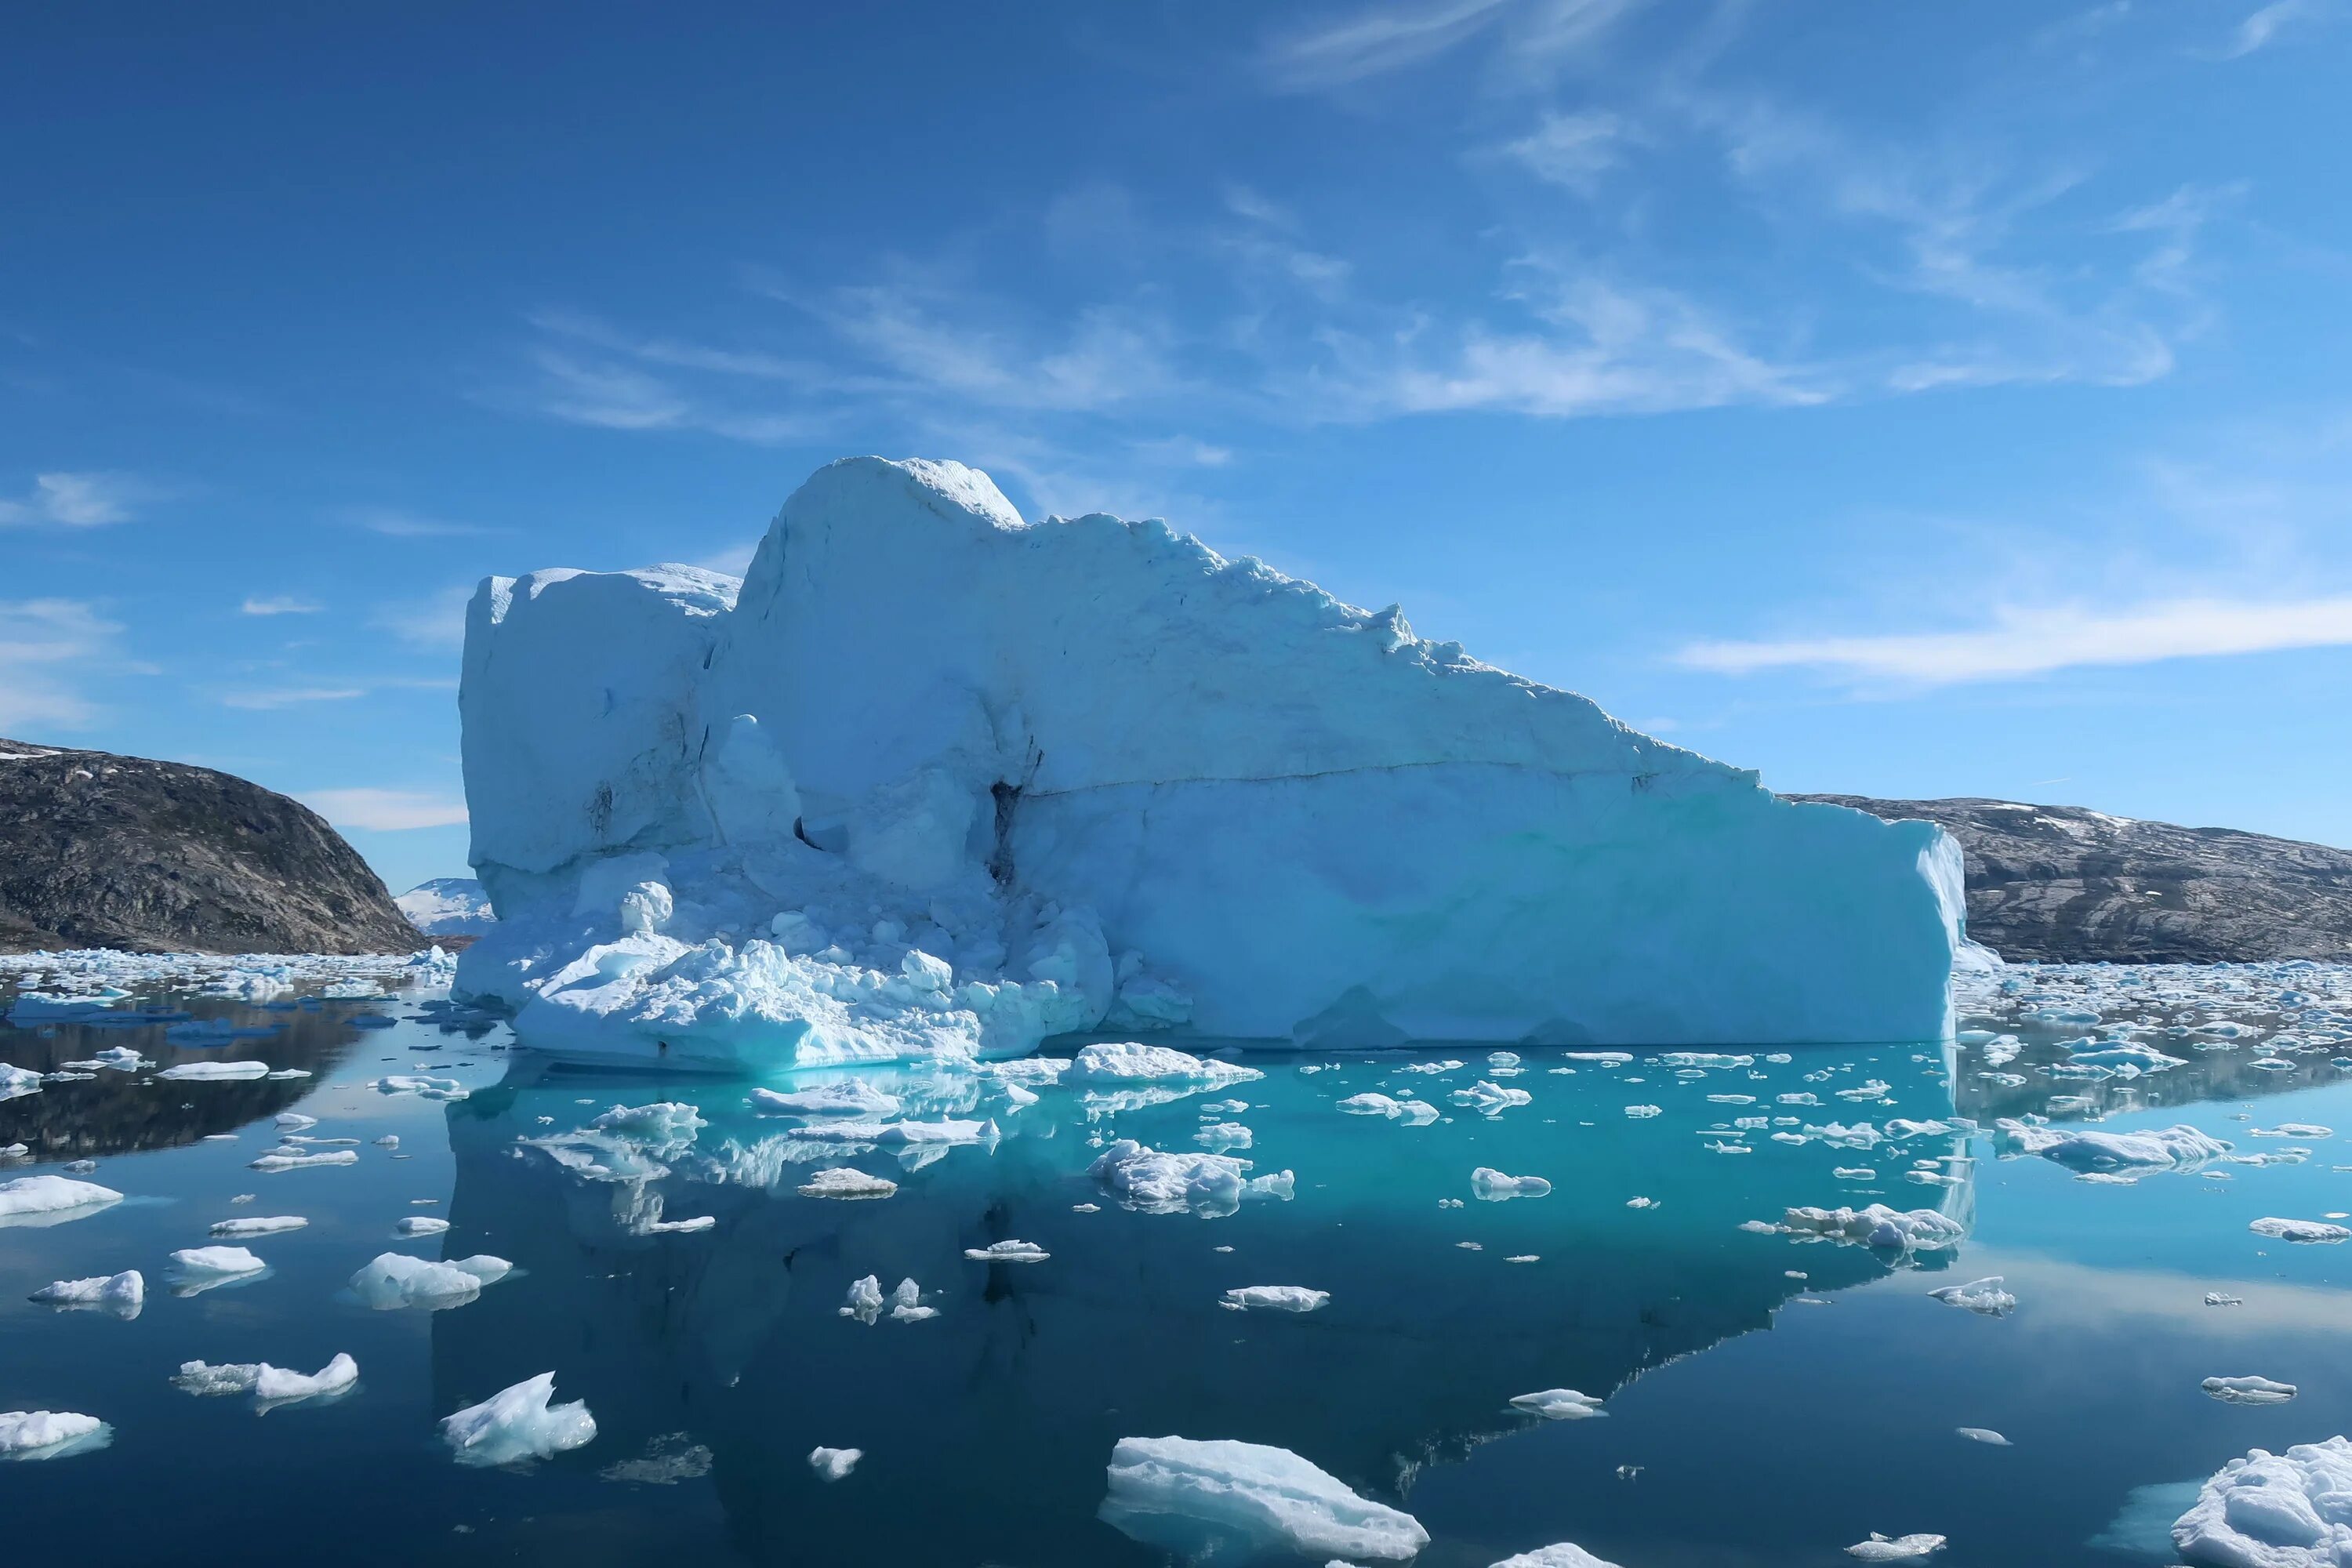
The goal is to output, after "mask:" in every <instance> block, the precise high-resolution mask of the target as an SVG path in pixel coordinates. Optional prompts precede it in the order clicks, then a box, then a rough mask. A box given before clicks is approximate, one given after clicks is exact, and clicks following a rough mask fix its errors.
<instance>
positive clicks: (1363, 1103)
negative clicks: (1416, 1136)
mask: <svg viewBox="0 0 2352 1568" xmlns="http://www.w3.org/2000/svg"><path fill="white" fill-rule="evenodd" d="M1339 1110H1344V1111H1346V1112H1347V1113H1348V1114H1349V1115H1350V1116H1385V1117H1387V1118H1388V1119H1389V1120H1390V1121H1403V1122H1404V1123H1405V1124H1406V1125H1407V1126H1409V1127H1426V1126H1428V1125H1429V1124H1430V1123H1431V1122H1433V1121H1436V1120H1437V1107H1435V1106H1433V1105H1432V1104H1430V1103H1429V1102H1428V1101H1427V1100H1391V1099H1390V1098H1389V1097H1388V1096H1387V1095H1385V1094H1370V1093H1367V1094H1351V1095H1349V1097H1348V1098H1347V1099H1345V1100H1341V1101H1339Z"/></svg>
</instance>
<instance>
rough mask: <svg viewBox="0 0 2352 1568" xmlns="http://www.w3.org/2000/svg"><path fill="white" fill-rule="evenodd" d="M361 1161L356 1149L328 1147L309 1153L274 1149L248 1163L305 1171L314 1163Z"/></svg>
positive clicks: (272, 1169) (273, 1169) (261, 1168)
mask: <svg viewBox="0 0 2352 1568" xmlns="http://www.w3.org/2000/svg"><path fill="white" fill-rule="evenodd" d="M246 1163H247V1165H248V1166H249V1167H251V1168H252V1169H254V1170H257V1171H268V1172H272V1173H275V1172H278V1171H303V1170H308V1169H310V1167H312V1166H314V1165H356V1164H358V1163H360V1155H359V1151H358V1150H356V1149H328V1150H323V1151H321V1152H319V1153H315V1154H313V1153H308V1152H304V1151H302V1150H299V1149H272V1150H271V1151H270V1152H268V1153H267V1154H264V1155H262V1156H261V1158H259V1159H257V1160H248V1161H247V1162H246Z"/></svg>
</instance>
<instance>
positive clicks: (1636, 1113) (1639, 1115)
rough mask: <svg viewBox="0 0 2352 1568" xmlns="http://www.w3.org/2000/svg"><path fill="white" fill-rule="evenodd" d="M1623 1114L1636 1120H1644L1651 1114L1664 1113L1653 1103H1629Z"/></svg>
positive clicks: (1661, 1114) (1660, 1114) (1659, 1114)
mask: <svg viewBox="0 0 2352 1568" xmlns="http://www.w3.org/2000/svg"><path fill="white" fill-rule="evenodd" d="M1625 1114H1626V1115H1628V1116H1630V1117H1632V1118H1633V1120H1634V1121H1648V1120H1649V1119H1650V1118H1651V1117H1653V1116H1663V1115H1664V1114H1665V1113H1664V1111H1663V1110H1660V1109H1659V1108H1658V1107H1657V1106H1654V1105H1629V1106H1627V1107H1626V1108H1625Z"/></svg>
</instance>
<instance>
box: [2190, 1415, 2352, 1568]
mask: <svg viewBox="0 0 2352 1568" xmlns="http://www.w3.org/2000/svg"><path fill="white" fill-rule="evenodd" d="M2347 1496H2352V1442H2347V1441H2346V1440H2345V1439H2344V1438H2343V1437H2340V1436H2337V1437H2330V1438H2328V1439H2327V1440H2326V1442H2324V1443H2299V1444H2297V1445H2295V1446H2294V1447H2292V1448H2289V1449H2288V1450H2287V1451H2286V1452H2285V1453H2284V1454H2273V1453H2271V1452H2269V1451H2268V1450H2267V1449H2263V1448H2256V1449H2253V1450H2252V1451H2251V1452H2250V1453H2248V1454H2247V1455H2246V1457H2245V1458H2242V1459H2232V1460H2231V1461H2230V1462H2229V1463H2228V1464H2226V1465H2224V1466H2222V1467H2221V1469H2220V1470H2219V1471H2217V1472H2216V1473H2215V1474H2214V1476H2213V1477H2212V1479H2210V1480H2208V1481H2207V1482H2206V1483H2205V1485H2204V1486H2203V1488H2202V1489H2200V1490H2199V1492H2198V1494H2197V1500H2196V1502H2195V1503H2194V1504H2192V1505H2191V1506H2190V1507H2189V1511H2188V1512H2186V1513H2184V1514H2182V1515H2181V1516H2180V1518H2179V1521H2176V1522H2175V1523H2174V1525H2173V1527H2172V1544H2173V1548H2174V1550H2175V1551H2177V1552H2179V1554H2180V1560H2181V1561H2182V1562H2183V1563H2192V1564H2195V1565H2196V1568H2343V1564H2345V1563H2352V1511H2347V1510H2346V1509H2345V1507H2344V1502H2343V1500H2344V1499H2345V1498H2346V1497H2347Z"/></svg>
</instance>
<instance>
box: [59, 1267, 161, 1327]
mask: <svg viewBox="0 0 2352 1568" xmlns="http://www.w3.org/2000/svg"><path fill="white" fill-rule="evenodd" d="M31 1300H35V1301H38V1302H39V1303H40V1304H41V1305H43V1306H45V1307H58V1308H61V1309H71V1308H94V1309H96V1310H100V1311H103V1312H111V1313H113V1314H114V1315H115V1316H116V1317H118V1318H123V1319H131V1318H135V1317H137V1316H138V1315H139V1311H140V1309H141V1308H142V1307H144V1306H145V1305H146V1304H147V1280H146V1278H145V1277H144V1276H143V1275H142V1274H141V1273H140V1272H139V1270H137V1269H136V1268H126V1269H124V1270H123V1271H122V1272H121V1273H120V1274H101V1275H100V1276H98V1277H97V1278H96V1279H59V1280H57V1281H56V1282H54V1283H52V1284H48V1285H44V1286H42V1287H41V1288H40V1289H37V1290H36V1291H34V1292H33V1294H32V1297H31Z"/></svg>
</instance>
